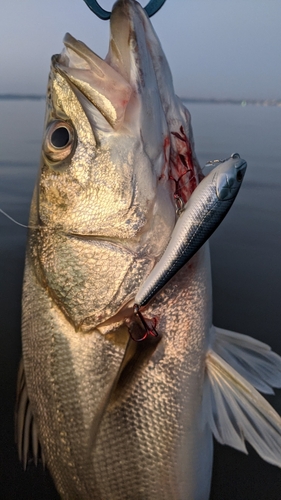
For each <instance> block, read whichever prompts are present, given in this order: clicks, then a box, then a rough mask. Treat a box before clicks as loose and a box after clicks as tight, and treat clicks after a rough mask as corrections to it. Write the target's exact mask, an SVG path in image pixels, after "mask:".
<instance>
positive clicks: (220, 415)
mask: <svg viewBox="0 0 281 500" xmlns="http://www.w3.org/2000/svg"><path fill="white" fill-rule="evenodd" d="M203 416H204V417H203V418H204V424H205V425H206V424H207V425H209V426H210V428H211V430H212V432H213V435H214V437H215V438H216V439H217V441H218V442H219V443H221V444H227V445H229V446H232V447H233V448H236V449H237V450H240V451H243V452H244V453H248V452H247V449H246V446H245V441H248V442H249V443H250V444H251V445H252V446H253V448H255V450H256V451H257V453H258V454H259V455H260V456H261V457H262V458H263V459H264V460H266V461H267V462H269V463H271V464H274V465H277V466H278V467H281V418H280V416H279V415H278V414H277V413H276V411H275V410H274V409H273V408H272V407H271V406H270V404H269V403H268V402H267V401H266V400H265V399H264V398H263V397H262V396H261V395H260V394H259V393H258V392H257V391H256V389H254V387H253V386H252V385H251V384H250V383H249V382H248V381H247V380H246V379H245V378H243V377H242V376H241V375H240V374H239V373H238V372H237V371H236V370H235V369H234V368H232V367H231V366H230V365H229V364H228V363H227V362H226V361H224V360H223V359H222V357H221V356H219V355H218V354H216V353H215V352H214V351H212V350H209V351H208V353H207V357H206V376H205V381H204V392H203Z"/></svg>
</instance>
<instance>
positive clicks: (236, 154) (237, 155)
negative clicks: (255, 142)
mask: <svg viewBox="0 0 281 500" xmlns="http://www.w3.org/2000/svg"><path fill="white" fill-rule="evenodd" d="M230 158H240V154H239V153H232V155H231V157H230Z"/></svg>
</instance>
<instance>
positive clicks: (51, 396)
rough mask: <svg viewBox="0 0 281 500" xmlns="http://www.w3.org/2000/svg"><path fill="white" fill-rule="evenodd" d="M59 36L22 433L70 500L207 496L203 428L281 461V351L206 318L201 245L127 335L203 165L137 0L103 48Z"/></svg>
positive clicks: (37, 209) (27, 281)
mask: <svg viewBox="0 0 281 500" xmlns="http://www.w3.org/2000/svg"><path fill="white" fill-rule="evenodd" d="M64 43H65V49H64V51H63V53H62V54H61V55H57V56H54V57H53V59H52V65H51V72H50V80H49V86H48V92H47V108H46V120H45V135H44V140H43V147H42V159H41V166H40V174H39V178H38V183H37V185H36V187H35V191H34V196H33V200H32V205H31V213H30V223H29V225H30V227H32V228H33V229H30V231H29V237H28V245H27V253H26V264H25V277H24V287H23V312H22V344H23V366H22V368H21V371H20V378H19V387H18V436H19V438H18V441H19V450H20V453H21V455H22V456H23V461H24V462H25V463H26V460H27V456H28V447H29V439H28V437H29V433H31V440H32V443H33V453H34V455H35V458H36V457H37V455H38V453H39V451H38V449H39V448H38V441H39V443H40V445H41V448H42V452H43V456H44V458H45V460H46V464H47V467H48V468H49V470H50V472H51V475H52V477H53V479H54V482H55V485H56V488H57V490H58V492H59V494H60V495H61V497H62V498H63V499H79V500H89V499H107V500H110V499H113V500H119V499H120V500H121V499H122V500H124V499H143V500H145V499H147V500H148V499H149V500H159V499H160V498H161V499H163V500H165V499H167V500H170V499H171V498H173V499H175V500H187V499H189V500H196V499H198V500H204V499H207V498H208V496H209V491H210V481H211V471H212V455H213V441H212V434H214V435H215V437H216V438H217V439H218V440H219V441H220V442H222V443H226V444H230V445H232V446H234V447H236V448H238V449H241V450H243V451H245V450H246V448H245V443H244V440H245V439H247V440H248V441H249V442H250V443H251V444H252V445H253V446H254V447H255V448H256V450H257V452H258V453H259V454H260V455H261V456H262V457H263V458H265V459H266V460H267V461H269V462H271V463H274V464H276V465H278V466H279V467H280V466H281V453H280V451H281V419H280V417H279V416H278V415H277V413H276V412H274V410H273V409H272V408H271V407H270V405H269V404H268V403H267V402H266V401H265V400H264V399H263V398H262V397H261V396H260V395H259V393H258V392H257V391H256V390H255V389H254V388H253V386H255V387H256V388H257V389H259V390H262V391H265V392H270V390H271V386H279V387H280V385H281V360H280V358H279V357H278V356H277V355H275V354H274V353H272V352H271V351H270V348H269V347H268V346H266V345H264V344H262V343H260V342H258V341H255V340H253V339H250V338H248V337H245V336H243V335H239V334H236V333H233V332H227V331H225V330H220V329H216V328H215V327H213V326H212V300H211V274H210V261H209V251H208V246H207V245H204V246H203V247H202V249H200V250H199V251H198V252H197V253H196V254H195V255H194V256H193V257H192V259H191V260H190V261H189V262H188V263H187V264H186V265H185V266H183V268H182V269H181V270H180V271H179V272H178V273H177V274H176V275H175V276H174V277H173V278H172V279H171V280H170V281H169V282H168V283H167V285H166V286H165V287H164V288H163V289H161V290H160V291H159V293H158V294H157V295H156V297H155V298H154V299H153V300H152V301H151V302H150V304H149V306H148V307H147V308H146V309H145V315H146V316H147V317H149V318H153V319H154V321H155V325H156V328H157V331H158V332H159V335H158V337H152V336H149V337H147V339H146V340H145V341H143V342H140V343H136V342H134V341H133V340H132V339H131V338H130V336H129V333H128V332H129V330H130V329H131V330H132V331H136V330H138V329H139V328H140V327H141V325H140V324H139V320H138V318H136V317H135V315H134V311H133V305H134V297H135V296H136V294H137V292H138V290H139V288H140V286H141V284H142V283H143V282H144V281H145V279H146V278H147V277H148V276H149V274H150V272H151V271H152V269H153V268H154V266H155V264H156V262H157V261H159V260H160V258H161V256H162V255H163V253H164V250H165V248H166V247H167V245H168V242H169V240H170V237H171V234H172V232H173V230H174V227H175V224H176V219H177V215H176V212H177V203H175V202H176V201H177V200H182V201H183V203H186V202H187V201H188V199H189V198H190V196H191V194H192V192H193V191H194V190H195V188H196V187H197V185H198V184H199V181H200V180H201V179H202V172H201V170H200V167H199V165H198V162H197V160H196V156H195V153H194V144H193V138H192V131H191V125H190V116H189V113H188V111H187V110H186V109H185V108H184V106H183V105H182V104H181V102H180V100H179V99H178V98H177V97H176V96H175V94H174V90H173V84H172V77H171V74H170V70H169V67H168V64H167V61H166V58H165V55H164V54H163V51H162V49H161V46H160V43H159V40H158V39H157V36H156V34H155V33H154V30H153V28H152V26H151V24H150V21H149V19H148V18H147V16H146V14H145V13H144V11H143V9H142V8H141V7H140V5H139V4H138V3H137V2H135V1H134V0H119V1H117V3H116V4H115V6H114V8H113V12H112V16H111V38H110V48H109V52H108V55H107V57H106V59H105V60H102V59H100V58H99V57H98V56H97V55H96V54H94V53H93V52H92V51H91V50H90V49H89V48H88V47H86V46H85V45H84V44H83V43H82V42H79V41H77V40H75V39H74V38H72V37H71V36H70V35H66V37H65V41H64ZM251 384H252V385H251Z"/></svg>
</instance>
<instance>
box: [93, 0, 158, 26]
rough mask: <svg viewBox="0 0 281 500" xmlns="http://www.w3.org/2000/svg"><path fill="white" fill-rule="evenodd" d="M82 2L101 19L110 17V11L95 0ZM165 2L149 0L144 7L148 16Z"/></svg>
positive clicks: (152, 14) (105, 19)
mask: <svg viewBox="0 0 281 500" xmlns="http://www.w3.org/2000/svg"><path fill="white" fill-rule="evenodd" d="M84 2H85V3H86V4H87V5H88V7H89V9H91V11H92V12H93V13H94V14H96V16H98V17H99V18H100V19H102V20H103V21H107V20H108V19H110V16H111V12H108V11H107V10H104V9H103V8H102V7H101V6H100V5H99V4H98V2H97V0H84ZM165 2H166V0H150V1H149V2H148V4H147V6H146V7H145V8H144V10H145V12H146V13H147V15H148V17H152V16H154V14H156V12H158V10H160V9H161V7H162V5H163V4H164V3H165Z"/></svg>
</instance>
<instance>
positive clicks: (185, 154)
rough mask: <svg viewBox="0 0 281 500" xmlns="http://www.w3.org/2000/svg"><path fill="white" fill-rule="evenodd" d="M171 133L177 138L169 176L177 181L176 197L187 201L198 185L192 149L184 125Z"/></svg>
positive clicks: (171, 157) (172, 152) (173, 143)
mask: <svg viewBox="0 0 281 500" xmlns="http://www.w3.org/2000/svg"><path fill="white" fill-rule="evenodd" d="M171 135H172V136H174V137H175V139H174V140H173V141H172V148H171V155H170V172H169V178H170V179H171V180H173V181H174V182H175V188H174V195H175V197H176V198H181V199H182V200H183V201H184V203H186V202H187V200H188V198H189V197H190V195H191V194H192V193H193V191H194V189H195V188H196V186H197V179H196V175H195V168H194V164H193V158H192V149H191V146H190V142H189V140H188V138H187V136H186V133H185V131H184V128H183V126H182V125H181V127H180V129H179V132H171Z"/></svg>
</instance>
